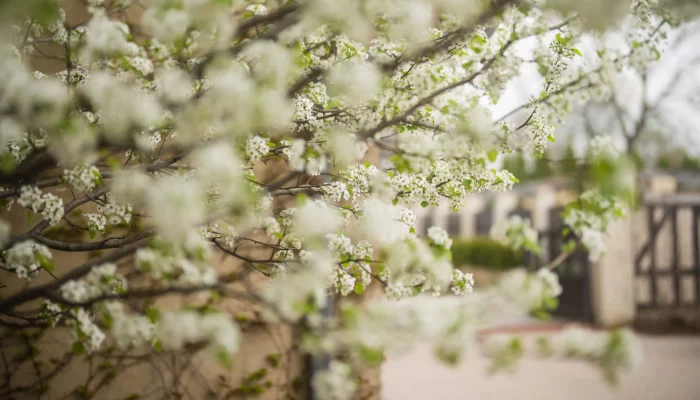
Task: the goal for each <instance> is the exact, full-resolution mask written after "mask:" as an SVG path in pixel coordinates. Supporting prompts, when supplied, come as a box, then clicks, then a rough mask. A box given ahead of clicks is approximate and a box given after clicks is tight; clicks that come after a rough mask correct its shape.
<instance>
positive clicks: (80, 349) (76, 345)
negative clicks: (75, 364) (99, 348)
mask: <svg viewBox="0 0 700 400" xmlns="http://www.w3.org/2000/svg"><path fill="white" fill-rule="evenodd" d="M71 349H72V350H73V354H75V355H76V356H79V355H82V354H85V345H83V342H73V346H71Z"/></svg>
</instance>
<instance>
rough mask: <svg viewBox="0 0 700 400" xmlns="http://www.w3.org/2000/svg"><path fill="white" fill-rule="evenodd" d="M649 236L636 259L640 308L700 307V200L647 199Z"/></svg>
mask: <svg viewBox="0 0 700 400" xmlns="http://www.w3.org/2000/svg"><path fill="white" fill-rule="evenodd" d="M645 214H646V215H645V216H646V225H647V227H646V230H647V232H648V238H647V240H646V241H645V242H644V243H643V245H642V247H641V248H640V250H639V251H638V252H637V254H636V256H635V259H634V266H635V275H636V283H637V287H636V289H637V290H636V302H637V309H638V310H680V309H684V308H696V309H697V307H700V232H698V229H699V227H698V218H700V201H698V199H697V198H695V199H692V200H690V199H684V198H683V197H681V196H674V197H673V198H671V197H668V198H665V199H659V200H657V201H647V203H646V209H645Z"/></svg>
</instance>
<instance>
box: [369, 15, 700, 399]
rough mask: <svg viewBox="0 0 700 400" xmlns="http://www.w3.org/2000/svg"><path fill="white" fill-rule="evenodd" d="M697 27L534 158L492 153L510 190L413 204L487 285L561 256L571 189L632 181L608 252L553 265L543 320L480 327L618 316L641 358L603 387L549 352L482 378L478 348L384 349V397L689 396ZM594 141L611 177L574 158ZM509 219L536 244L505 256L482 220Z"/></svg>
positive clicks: (696, 327)
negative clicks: (609, 148) (457, 351)
mask: <svg viewBox="0 0 700 400" xmlns="http://www.w3.org/2000/svg"><path fill="white" fill-rule="evenodd" d="M699 33H700V24H698V23H697V22H695V23H691V24H688V25H685V26H683V27H682V28H681V29H679V30H678V31H676V32H673V34H672V35H671V36H670V37H669V46H668V50H667V52H666V53H664V54H663V55H662V56H661V57H660V59H659V61H658V62H657V63H655V64H653V65H652V66H650V67H649V68H648V69H646V70H643V71H636V72H634V71H625V72H624V73H621V74H620V75H619V76H617V77H616V79H615V82H616V86H615V88H614V95H613V96H612V97H611V98H610V99H608V100H606V101H604V102H597V101H590V102H588V103H585V104H582V105H579V106H578V107H577V108H576V109H575V112H574V114H573V115H572V116H571V117H570V118H569V119H568V120H566V121H564V122H563V124H562V125H561V126H560V127H559V128H558V130H557V132H556V134H555V137H556V143H554V144H552V145H550V146H549V147H548V149H547V151H546V152H545V153H544V155H543V156H542V157H541V158H537V157H531V156H527V155H523V154H520V153H516V154H511V155H508V156H505V157H503V158H501V159H500V161H499V162H501V163H502V165H503V166H504V167H505V168H507V169H508V170H510V171H512V172H513V173H514V175H515V176H516V177H518V178H519V179H520V183H518V184H516V185H514V187H513V191H512V192H504V193H484V194H474V195H472V196H471V198H470V199H469V200H468V201H467V206H466V207H464V208H463V209H462V210H461V211H460V212H458V213H455V212H453V211H452V210H450V208H449V207H448V206H447V204H444V205H441V206H440V207H438V208H437V209H422V208H420V207H419V208H416V209H415V212H416V215H417V216H418V223H417V229H418V230H422V231H423V233H425V231H426V230H427V228H428V227H430V226H432V225H437V226H441V227H443V228H444V229H445V230H447V232H449V234H450V235H451V237H452V238H453V240H454V243H453V246H452V251H453V261H454V263H455V266H460V267H461V268H462V269H463V270H464V271H465V272H467V271H468V272H472V273H473V274H474V277H475V280H476V286H477V287H487V286H488V285H490V284H491V283H492V282H494V281H495V280H496V279H497V278H498V276H499V275H500V274H502V273H503V272H504V271H507V270H510V269H512V268H516V267H519V266H526V267H527V268H531V269H536V268H539V266H541V265H544V264H546V263H548V262H551V261H552V260H555V259H557V257H559V256H561V254H562V246H563V245H564V244H565V243H566V242H567V241H568V239H570V237H567V236H566V235H562V228H563V221H562V216H561V213H562V211H563V210H564V208H565V206H566V205H567V204H569V203H570V202H571V201H574V200H575V199H576V196H577V194H578V193H580V192H582V191H583V190H585V189H586V188H590V187H597V188H600V189H602V190H605V189H606V187H608V188H610V189H612V190H615V189H619V188H620V187H621V186H629V187H632V188H633V190H632V191H631V192H630V193H628V196H629V199H630V200H632V205H633V206H632V208H631V209H630V211H629V213H628V215H627V217H626V218H625V219H624V220H623V221H621V222H618V223H615V224H614V225H613V226H611V227H610V229H609V231H608V234H607V237H606V245H607V247H608V252H607V253H606V254H605V255H603V256H602V258H601V259H600V260H599V261H597V262H591V261H589V259H588V256H587V254H585V253H584V252H583V251H577V252H574V253H573V255H571V256H569V257H568V258H566V259H565V261H564V262H563V263H562V264H561V265H560V266H559V267H557V268H556V272H557V273H558V274H559V277H560V281H561V283H562V286H563V290H564V291H563V294H562V295H561V296H560V297H559V308H558V309H557V311H555V312H554V314H553V316H552V318H551V319H548V320H538V319H536V318H532V319H529V320H522V321H512V323H511V324H508V325H507V326H503V327H499V328H496V329H494V330H493V331H489V332H484V333H483V335H489V334H495V333H500V332H508V333H519V334H523V335H524V336H527V337H539V336H542V335H545V336H547V335H552V334H553V333H555V332H558V331H560V330H562V329H563V328H565V327H569V326H571V325H576V326H580V327H584V328H586V329H609V328H614V327H618V326H632V327H634V329H635V331H636V332H637V333H638V334H639V335H640V339H641V343H642V347H643V351H644V361H643V363H642V366H641V368H640V369H639V370H637V371H636V372H633V373H631V374H629V376H625V377H624V378H623V379H622V381H621V382H620V385H619V386H618V387H616V388H611V387H609V386H608V385H606V383H605V382H604V381H603V380H602V379H600V376H599V372H598V371H596V370H595V369H593V368H591V367H590V366H589V365H582V364H578V363H575V362H567V361H561V360H559V361H554V360H546V359H527V358H526V359H525V360H524V361H523V362H521V363H520V364H519V366H518V367H517V369H516V370H515V371H513V372H511V373H506V374H498V375H495V376H490V375H489V373H488V363H487V361H486V359H485V358H484V357H483V356H482V355H481V354H479V350H478V349H474V350H473V351H471V352H468V354H467V356H466V357H465V360H464V362H463V363H462V364H460V365H458V366H455V367H453V368H451V367H446V366H444V365H442V364H439V363H438V362H437V361H435V360H434V357H433V356H432V354H431V351H430V347H429V346H427V345H426V346H425V347H424V348H418V349H416V350H415V351H412V352H410V353H407V354H397V355H389V357H388V362H387V364H385V366H384V368H383V376H382V377H383V394H384V397H385V398H386V399H388V400H394V399H396V400H398V399H423V398H439V399H499V400H500V399H503V400H506V399H543V400H544V399H563V398H566V399H630V400H632V399H688V400H692V399H700V379H699V378H700V335H699V333H700V228H699V226H698V224H699V222H698V219H699V218H700V134H699V132H700V124H699V122H700V119H699V116H700V113H698V111H699V109H700V97H699V96H700V90H698V89H700V86H699V83H700V69H699V68H698V67H699V66H700V52H699V51H698V44H700V34H699ZM608 39H610V40H614V38H608ZM584 53H585V51H584ZM533 68H534V67H533ZM535 75H536V72H535V73H534V74H532V76H533V79H534V80H536V78H535ZM536 87H538V85H537V82H536V81H535V82H533V80H530V79H529V78H528V73H527V71H524V77H523V78H522V79H520V80H518V81H515V82H512V83H511V84H510V87H509V88H508V90H507V92H506V93H507V94H506V95H505V96H504V99H503V100H502V101H501V102H500V103H499V105H498V106H497V107H496V108H497V110H495V111H494V113H495V114H496V115H498V114H499V110H510V109H512V108H513V106H514V105H517V104H521V103H523V102H524V101H526V99H528V98H529V97H530V96H532V95H533V93H532V92H531V90H530V89H531V88H536ZM596 137H598V138H605V140H609V141H611V142H612V143H613V144H614V145H615V148H616V150H617V152H619V154H620V156H621V157H623V158H624V159H625V160H626V163H627V166H626V167H625V168H623V169H621V170H618V171H615V172H613V173H612V174H611V173H610V172H611V171H601V170H600V166H596V167H592V166H589V165H586V164H585V162H584V161H583V160H585V158H586V157H585V155H586V154H587V152H589V151H590V149H589V148H586V147H585V146H586V143H590V142H591V140H592V139H593V138H596ZM623 164H624V163H623ZM512 215H519V216H521V217H523V218H529V219H530V220H531V221H532V223H533V226H534V227H535V229H537V231H538V232H539V240H540V246H541V248H542V251H541V253H540V254H528V253H524V252H515V251H513V250H511V249H510V248H508V247H507V246H505V245H503V244H501V243H500V242H499V241H496V240H494V239H492V238H491V237H490V235H489V232H490V231H491V229H492V227H493V226H494V225H495V224H498V223H499V222H500V221H503V220H505V219H507V218H509V217H510V216H512Z"/></svg>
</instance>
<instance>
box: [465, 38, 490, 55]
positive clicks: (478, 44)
mask: <svg viewBox="0 0 700 400" xmlns="http://www.w3.org/2000/svg"><path fill="white" fill-rule="evenodd" d="M484 44H486V39H484V38H483V37H481V36H479V35H476V36H474V37H473V38H472V40H471V41H470V42H469V48H470V49H472V50H473V51H474V52H475V53H481V52H482V51H483V50H484Z"/></svg>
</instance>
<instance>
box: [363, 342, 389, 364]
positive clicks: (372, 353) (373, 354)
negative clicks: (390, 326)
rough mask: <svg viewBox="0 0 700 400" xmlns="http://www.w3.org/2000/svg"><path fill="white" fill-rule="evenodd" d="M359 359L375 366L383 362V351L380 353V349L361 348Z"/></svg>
mask: <svg viewBox="0 0 700 400" xmlns="http://www.w3.org/2000/svg"><path fill="white" fill-rule="evenodd" d="M360 357H362V360H364V361H365V362H366V363H368V364H370V365H377V364H380V363H382V362H383V361H384V351H382V349H375V348H371V347H365V346H363V347H362V348H361V349H360Z"/></svg>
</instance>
